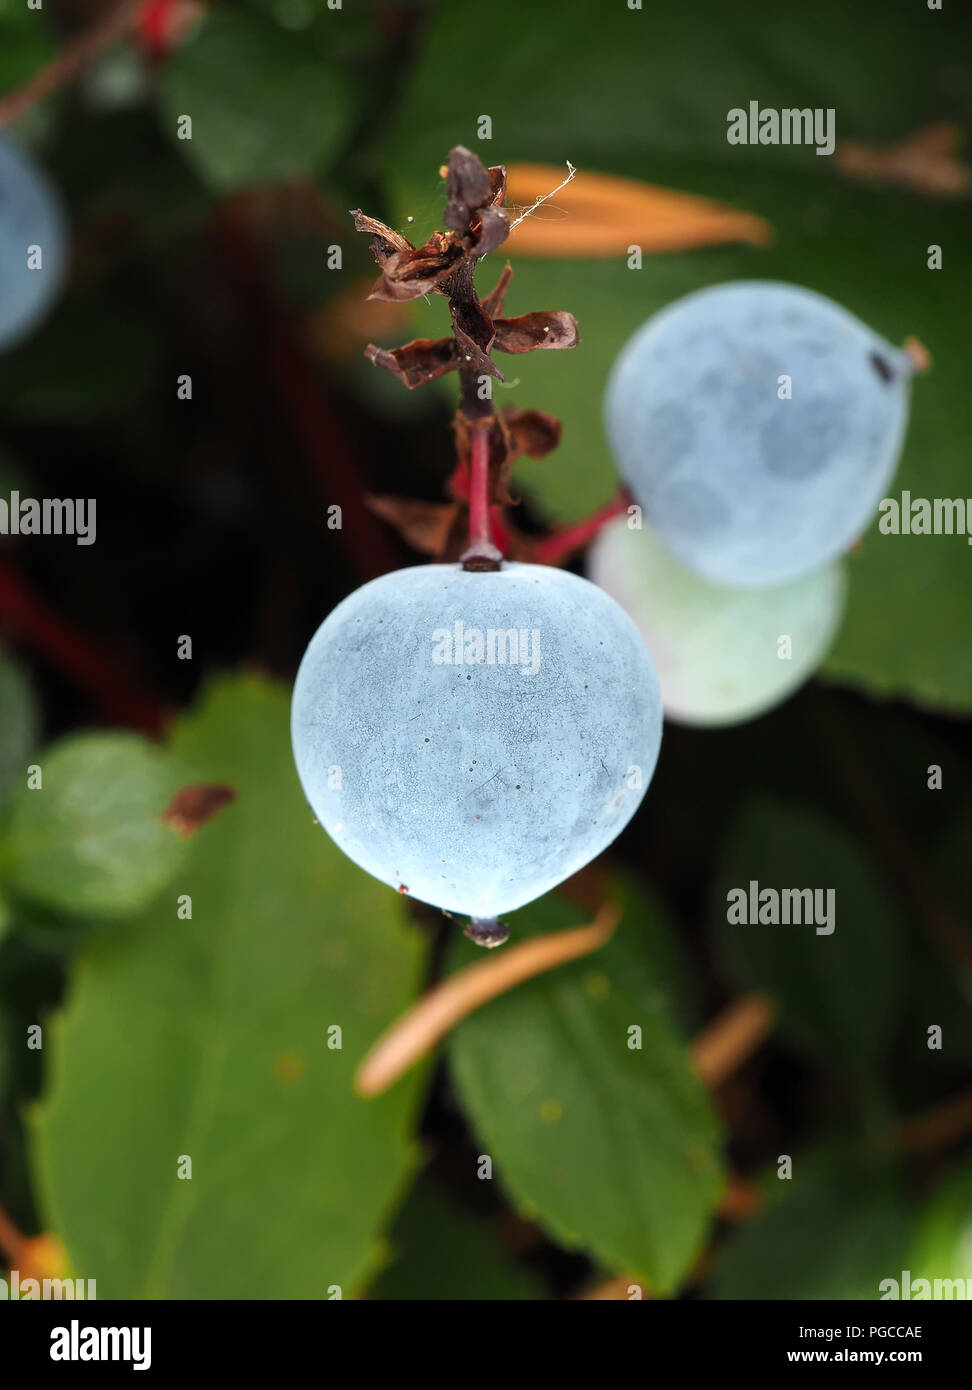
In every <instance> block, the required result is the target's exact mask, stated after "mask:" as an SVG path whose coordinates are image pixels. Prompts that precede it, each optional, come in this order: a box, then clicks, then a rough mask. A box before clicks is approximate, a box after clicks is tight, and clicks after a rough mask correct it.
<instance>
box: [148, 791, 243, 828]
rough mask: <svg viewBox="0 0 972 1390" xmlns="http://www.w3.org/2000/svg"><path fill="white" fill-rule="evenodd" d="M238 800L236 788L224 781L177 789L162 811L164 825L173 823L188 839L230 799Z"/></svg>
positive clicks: (172, 825)
mask: <svg viewBox="0 0 972 1390" xmlns="http://www.w3.org/2000/svg"><path fill="white" fill-rule="evenodd" d="M235 800H236V790H235V788H233V787H228V786H226V785H225V784H224V783H222V782H207V783H202V784H200V785H198V786H192V787H183V788H182V789H181V790H180V791H177V792H176V794H175V796H174V797H173V798H172V800H171V801H170V802H169V805H168V807H167V809H166V810H165V811H163V813H162V823H163V825H171V827H172V829H173V830H174V831H175V832H176V834H177V835H181V836H182V837H183V839H186V840H188V839H189V837H190V836H192V835H195V833H196V831H197V830H198V829H199V827H200V826H201V825H205V823H206V821H208V820H210V819H211V818H212V817H213V816H215V814H216V812H217V811H221V810H222V808H223V807H224V806H226V805H227V804H228V803H229V802H230V801H235Z"/></svg>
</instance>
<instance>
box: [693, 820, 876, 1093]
mask: <svg viewBox="0 0 972 1390" xmlns="http://www.w3.org/2000/svg"><path fill="white" fill-rule="evenodd" d="M751 882H755V883H757V884H758V886H759V891H760V892H761V891H762V890H764V889H767V888H770V889H776V890H777V891H778V892H781V891H782V890H783V889H789V888H795V889H806V888H810V889H812V890H817V892H818V894H826V893H827V892H828V891H830V890H832V891H833V893H834V898H833V905H834V912H833V915H832V917H831V921H832V922H833V924H834V930H833V932H832V933H831V934H830V935H826V934H818V926H817V925H814V924H813V923H810V924H806V923H804V924H801V925H797V924H794V923H791V924H789V925H784V924H783V923H782V922H779V923H778V924H776V925H774V924H772V923H765V924H764V923H760V922H752V921H748V922H747V923H739V922H730V921H729V920H728V912H729V910H730V906H729V899H728V895H729V893H730V891H731V890H734V889H742V890H743V892H744V893H745V894H746V898H747V907H746V911H747V914H748V912H749V910H750V909H749V906H748V900H749V893H750V883H751ZM716 884H717V888H716V891H715V893H714V895H713V905H712V920H713V923H714V930H715V934H716V937H717V942H718V945H719V947H720V950H721V954H722V955H723V957H724V959H725V960H726V962H727V965H728V967H729V969H730V972H731V974H732V976H733V978H734V980H735V982H736V984H737V985H738V987H739V988H741V989H744V990H759V991H761V992H765V993H768V994H769V995H771V996H772V997H773V999H774V1000H775V1001H776V1003H777V1004H778V1006H779V1008H780V1018H779V1028H780V1031H781V1032H782V1033H783V1034H784V1035H785V1036H786V1037H788V1038H789V1039H790V1040H791V1041H792V1042H793V1043H794V1044H795V1045H797V1046H798V1047H800V1048H801V1049H802V1050H805V1051H808V1052H810V1053H811V1055H813V1056H814V1057H817V1058H818V1059H823V1060H824V1061H825V1062H826V1063H828V1064H829V1065H831V1066H833V1067H835V1068H836V1069H837V1070H838V1072H839V1073H841V1074H843V1073H845V1072H847V1073H849V1074H850V1075H851V1076H853V1077H856V1078H857V1079H858V1080H859V1081H862V1082H865V1083H867V1084H868V1085H869V1086H873V1085H875V1084H876V1082H877V1077H878V1075H879V1073H880V1071H881V1067H880V1064H881V1060H882V1058H883V1057H884V1056H885V1054H886V1051H887V1049H888V1047H889V1046H890V1042H891V1036H890V1029H891V1026H892V1022H893V1017H894V1008H895V1005H896V1003H897V1000H898V998H899V994H900V989H901V983H902V982H901V967H902V961H901V935H900V923H899V922H898V920H897V914H896V909H895V906H894V904H893V902H891V901H890V900H889V899H888V897H887V894H886V891H885V888H884V885H883V884H882V883H881V882H880V880H879V879H878V878H877V876H876V875H875V873H874V870H873V869H872V867H871V865H870V864H869V863H868V861H867V860H866V859H865V858H864V857H863V856H862V855H861V853H860V851H859V850H858V849H857V847H856V846H855V845H854V843H853V841H852V840H851V839H850V838H849V837H848V833H847V831H846V830H844V829H842V828H841V827H839V826H836V825H833V824H831V823H830V822H828V821H827V820H825V819H824V818H823V817H821V816H819V815H817V814H815V813H812V812H809V811H805V810H803V809H799V808H797V807H794V806H787V805H782V804H778V803H776V802H770V801H757V802H752V803H750V804H749V805H748V806H746V807H744V808H743V810H742V811H741V813H740V814H739V816H738V818H737V820H736V823H735V826H734V827H733V831H732V833H731V835H730V837H729V841H728V843H727V844H726V846H725V847H724V851H723V857H722V861H721V864H720V867H719V870H718V872H717V874H716ZM820 907H821V908H823V909H824V910H826V898H825V897H820ZM818 925H819V923H818ZM828 925H829V924H828Z"/></svg>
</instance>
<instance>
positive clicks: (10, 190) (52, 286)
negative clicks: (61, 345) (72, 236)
mask: <svg viewBox="0 0 972 1390" xmlns="http://www.w3.org/2000/svg"><path fill="white" fill-rule="evenodd" d="M37 260H39V261H40V264H39V265H36V264H35V267H34V268H31V261H34V262H35V263H36V261H37ZM66 261H67V228H66V225H65V220H64V215H63V213H62V211H61V204H60V202H59V200H58V198H57V195H56V194H55V193H54V190H53V189H52V188H51V186H50V185H49V184H48V182H47V180H46V179H45V178H44V176H43V175H42V174H41V173H40V172H39V171H38V169H37V167H36V166H35V165H34V163H33V161H32V160H31V159H30V158H29V157H28V155H26V154H25V153H24V152H23V151H22V150H21V149H20V148H19V147H18V146H17V145H15V144H14V143H13V141H12V140H5V139H0V348H4V347H9V346H10V345H11V344H12V343H14V342H16V341H17V340H18V339H19V338H23V337H25V336H26V335H27V334H28V333H30V332H31V330H32V329H33V328H35V327H36V326H37V324H38V323H39V322H40V320H41V319H42V318H43V317H44V315H45V314H46V313H47V311H48V309H49V308H50V306H51V304H52V303H53V301H54V299H55V298H56V296H57V294H58V292H59V291H60V288H61V284H62V282H63V280H64V274H65V268H66Z"/></svg>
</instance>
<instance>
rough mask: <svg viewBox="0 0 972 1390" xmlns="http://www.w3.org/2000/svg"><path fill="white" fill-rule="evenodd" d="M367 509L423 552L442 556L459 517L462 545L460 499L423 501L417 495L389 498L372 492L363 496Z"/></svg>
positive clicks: (420, 552)
mask: <svg viewBox="0 0 972 1390" xmlns="http://www.w3.org/2000/svg"><path fill="white" fill-rule="evenodd" d="M364 502H365V505H366V506H367V507H368V509H369V510H370V511H372V512H374V513H375V515H376V516H379V517H381V519H382V521H387V522H388V524H389V525H390V526H394V528H395V530H396V531H397V532H398V534H399V535H400V536H401V537H402V538H403V540H405V541H406V542H407V543H408V544H409V545H410V546H411V547H412V549H413V550H417V551H418V552H419V554H420V555H432V556H435V557H437V558H439V559H441V558H443V557H444V556H445V554H446V552H447V550H448V548H449V540H450V536H451V535H452V532H453V530H454V529H456V526H455V523H456V522H457V520H458V521H459V522H460V525H459V527H458V535H459V541H458V543H457V554H456V556H455V557H454V558H456V559H458V550H459V549H461V548H462V543H463V542H462V537H463V534H464V531H463V526H462V524H461V523H462V520H463V516H462V514H463V512H464V507H463V505H462V504H461V503H459V502H423V501H420V500H419V499H417V498H414V497H388V496H375V495H373V494H369V495H367V496H366V497H365V499H364Z"/></svg>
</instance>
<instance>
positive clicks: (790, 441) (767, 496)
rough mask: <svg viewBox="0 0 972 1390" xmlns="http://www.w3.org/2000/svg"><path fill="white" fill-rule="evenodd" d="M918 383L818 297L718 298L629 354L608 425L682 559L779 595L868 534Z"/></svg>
mask: <svg viewBox="0 0 972 1390" xmlns="http://www.w3.org/2000/svg"><path fill="white" fill-rule="evenodd" d="M912 371H913V367H912V364H911V361H910V359H909V358H908V357H907V355H906V354H905V353H904V352H902V351H901V350H899V349H897V348H894V347H891V346H890V344H888V343H886V342H885V341H884V340H883V339H881V338H879V337H877V336H876V335H875V334H874V333H872V332H871V331H870V329H868V328H867V327H865V325H864V324H862V323H861V322H859V320H857V319H856V318H854V317H853V316H852V315H851V314H849V313H847V312H846V310H844V309H842V308H840V306H839V305H837V304H834V303H833V302H832V301H831V300H829V299H825V298H824V297H823V296H822V295H818V294H814V293H813V292H812V291H810V290H805V289H801V288H799V287H798V286H795V285H783V284H774V283H771V282H767V283H763V282H741V283H732V284H727V285H718V286H716V287H715V288H713V289H707V290H700V291H699V292H698V293H696V294H690V295H688V296H686V297H685V298H684V299H680V300H678V301H676V303H674V304H672V305H670V306H669V307H668V308H666V309H663V310H662V311H661V312H660V313H658V314H655V315H654V316H653V317H652V318H650V319H649V320H648V322H647V323H645V324H644V325H643V326H642V327H641V328H640V329H639V330H638V332H637V333H636V334H635V335H634V337H633V338H632V339H631V340H630V341H629V342H628V343H627V345H626V346H625V347H624V349H623V350H622V352H621V355H620V357H619V359H618V361H617V363H616V364H615V367H614V370H613V373H612V375H611V379H610V381H609V383H608V391H607V400H606V427H607V432H608V436H609V439H610V442H611V447H612V449H613V451H614V456H615V459H616V461H617V463H618V466H619V468H620V470H621V473H622V475H623V477H624V478H625V480H626V482H627V483H628V486H629V487H630V489H631V492H632V495H633V496H634V498H635V500H636V501H637V502H639V503H640V504H641V506H642V507H643V508H644V512H645V515H646V517H647V519H648V520H649V522H650V523H651V527H652V529H653V530H654V532H655V534H656V535H657V536H658V539H659V540H660V541H661V542H662V544H663V545H664V546H665V547H666V548H667V549H668V550H669V551H670V552H671V553H672V555H674V556H675V557H676V559H678V560H680V561H681V562H682V563H683V564H685V565H687V566H689V568H691V569H693V570H695V571H696V572H697V573H698V574H701V575H703V576H705V578H707V579H710V580H711V581H712V582H713V583H716V584H725V585H737V586H753V587H759V586H763V585H773V584H780V583H784V582H786V581H787V580H790V579H794V578H796V577H798V576H799V575H803V574H808V573H810V572H811V571H813V570H817V569H820V568H821V566H823V565H825V564H827V563H828V562H829V561H831V560H833V559H835V558H836V557H837V556H838V555H840V554H841V553H842V552H843V551H845V550H846V549H847V548H848V546H849V545H850V544H851V543H852V542H853V541H854V540H855V539H856V538H857V537H858V536H859V535H860V534H861V532H862V531H864V530H865V529H866V527H867V526H868V524H869V522H870V520H871V518H872V516H873V514H874V512H875V510H876V508H877V504H878V502H879V501H880V499H881V497H882V496H883V495H884V492H885V491H886V489H887V485H888V483H889V482H890V480H891V477H892V475H893V473H894V469H895V466H896V464H897V460H898V455H899V453H900V450H901V445H902V441H903V438H904V431H905V423H906V419H907V410H908V386H909V381H910V377H911V374H912ZM787 379H788V382H789V386H788V385H787ZM788 390H789V392H790V396H789V398H787V391H788Z"/></svg>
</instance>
